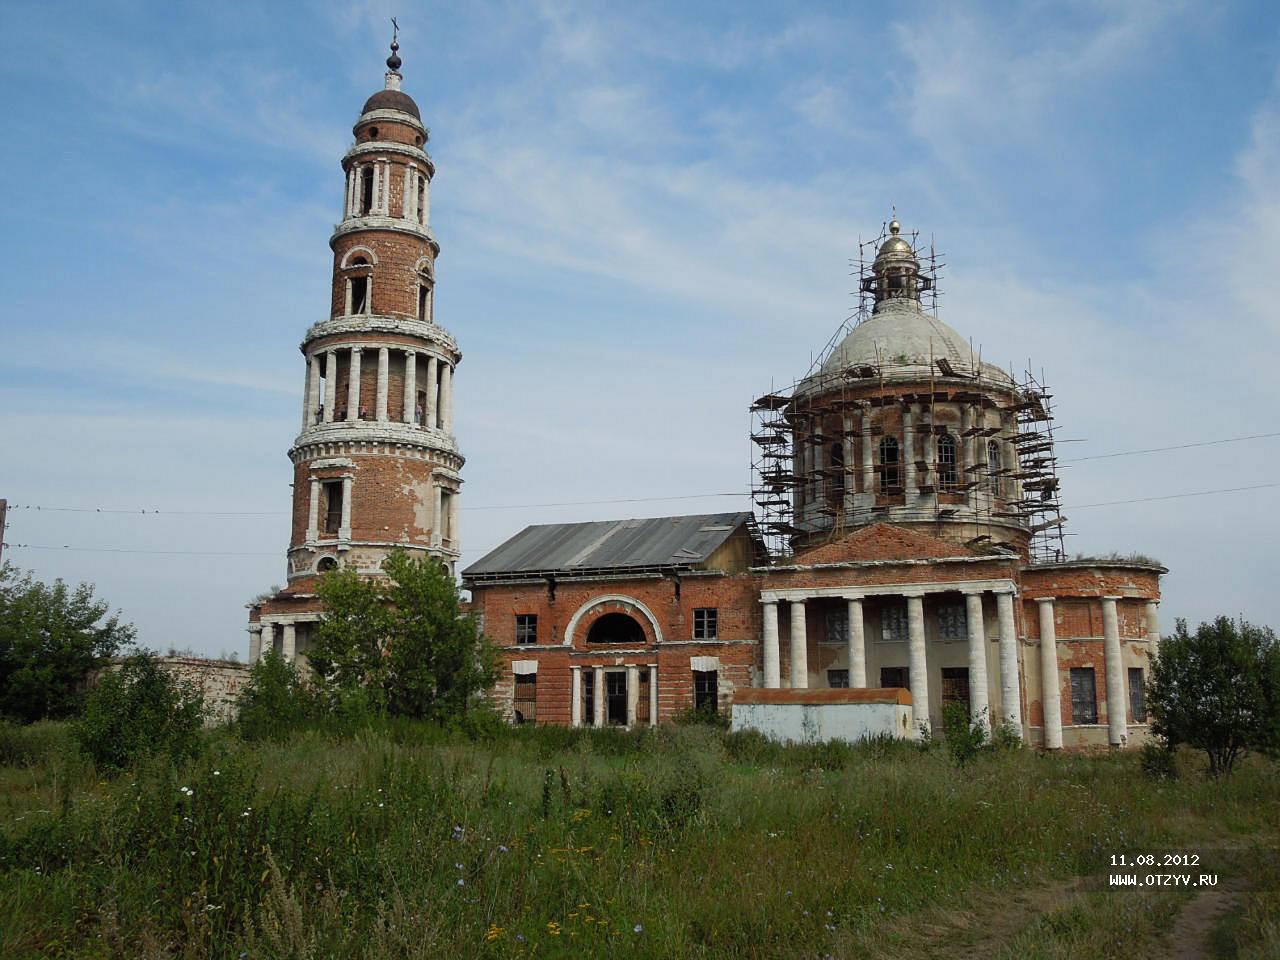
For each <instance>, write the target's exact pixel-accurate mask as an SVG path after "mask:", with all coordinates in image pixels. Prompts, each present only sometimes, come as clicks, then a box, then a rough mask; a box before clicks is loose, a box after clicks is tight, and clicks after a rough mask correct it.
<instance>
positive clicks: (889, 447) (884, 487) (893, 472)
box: [880, 437, 902, 493]
mask: <svg viewBox="0 0 1280 960" xmlns="http://www.w3.org/2000/svg"><path fill="white" fill-rule="evenodd" d="M899 471H900V468H899V466H898V441H897V439H896V438H894V437H881V438H880V492H881V493H895V492H897V491H898V490H899V489H900V488H901V486H902V474H901V473H900V472H899Z"/></svg>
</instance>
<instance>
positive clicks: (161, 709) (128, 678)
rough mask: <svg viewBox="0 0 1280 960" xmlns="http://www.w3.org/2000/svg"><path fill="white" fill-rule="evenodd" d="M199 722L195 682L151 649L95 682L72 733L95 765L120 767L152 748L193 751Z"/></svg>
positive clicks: (176, 753)
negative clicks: (176, 673)
mask: <svg viewBox="0 0 1280 960" xmlns="http://www.w3.org/2000/svg"><path fill="white" fill-rule="evenodd" d="M203 723H204V700H203V697H202V696H201V693H200V690H199V688H198V687H196V686H195V684H192V683H189V682H186V681H183V680H180V679H179V678H178V677H176V676H174V675H173V674H172V673H170V672H169V671H167V670H165V669H164V668H163V667H162V666H160V663H159V662H158V661H157V660H156V658H155V656H154V655H152V654H150V653H146V652H138V653H134V654H133V655H132V656H130V657H128V658H127V659H126V660H125V661H124V662H123V663H122V664H120V666H119V669H114V670H108V671H106V672H104V673H103V675H102V676H101V677H100V678H99V679H98V682H97V683H96V684H94V686H93V689H92V690H90V691H89V694H88V696H87V697H86V698H85V705H84V713H83V714H81V716H80V719H79V720H78V721H76V725H75V735H76V739H77V740H78V741H79V742H80V747H81V749H82V750H84V752H85V753H86V754H88V755H89V757H90V758H92V760H93V762H94V763H95V764H96V765H97V766H98V767H99V768H101V769H104V770H123V769H125V768H127V767H128V766H130V765H131V764H133V763H134V762H136V761H137V760H139V759H141V758H142V757H147V756H151V755H153V754H159V753H167V754H169V756H171V757H173V758H174V759H181V758H182V757H190V756H194V755H195V754H196V753H197V752H198V751H199V748H200V728H201V726H202V725H203Z"/></svg>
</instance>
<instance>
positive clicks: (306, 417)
mask: <svg viewBox="0 0 1280 960" xmlns="http://www.w3.org/2000/svg"><path fill="white" fill-rule="evenodd" d="M302 379H303V384H302V429H303V430H305V429H307V427H309V426H311V382H312V381H313V380H314V379H315V364H314V363H311V362H308V363H307V368H306V372H305V373H304V374H303V378H302Z"/></svg>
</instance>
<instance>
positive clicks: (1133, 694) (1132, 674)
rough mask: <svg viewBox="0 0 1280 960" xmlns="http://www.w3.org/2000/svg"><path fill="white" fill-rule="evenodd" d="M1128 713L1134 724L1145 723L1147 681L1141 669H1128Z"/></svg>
mask: <svg viewBox="0 0 1280 960" xmlns="http://www.w3.org/2000/svg"><path fill="white" fill-rule="evenodd" d="M1129 712H1130V713H1132V714H1133V722H1134V723H1146V722H1147V681H1146V678H1145V677H1144V676H1143V671H1142V668H1141V667H1130V668H1129Z"/></svg>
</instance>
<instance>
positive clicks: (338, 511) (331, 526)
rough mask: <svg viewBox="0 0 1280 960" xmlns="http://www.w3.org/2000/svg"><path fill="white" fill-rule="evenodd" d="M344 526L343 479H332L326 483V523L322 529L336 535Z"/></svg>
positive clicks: (328, 534) (329, 534) (328, 533)
mask: <svg viewBox="0 0 1280 960" xmlns="http://www.w3.org/2000/svg"><path fill="white" fill-rule="evenodd" d="M341 526H342V481H341V480H331V481H329V482H327V483H326V484H325V485H324V523H323V524H322V525H321V529H322V530H324V532H325V534H326V535H327V536H330V537H336V536H337V535H338V530H339V528H340V527H341Z"/></svg>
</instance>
